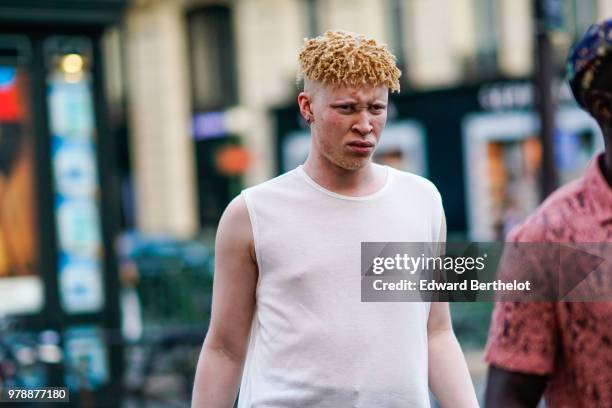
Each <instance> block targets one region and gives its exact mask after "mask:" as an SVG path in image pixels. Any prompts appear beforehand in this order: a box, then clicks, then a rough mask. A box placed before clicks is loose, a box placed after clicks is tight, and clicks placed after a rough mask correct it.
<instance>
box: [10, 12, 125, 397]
mask: <svg viewBox="0 0 612 408" xmlns="http://www.w3.org/2000/svg"><path fill="white" fill-rule="evenodd" d="M124 7H125V1H123V0H94V1H88V2H81V1H27V2H26V1H13V0H5V1H2V2H1V3H0V163H1V167H2V169H1V173H0V226H1V228H0V299H2V301H1V302H0V317H1V318H2V319H5V318H6V316H8V318H9V319H10V321H11V322H14V324H15V325H16V326H15V327H13V328H12V330H10V331H9V332H8V333H4V332H3V334H2V336H1V337H2V339H3V341H2V352H3V356H4V357H3V362H6V361H7V360H6V359H7V355H10V353H9V354H6V353H7V350H9V351H10V350H13V351H14V350H21V351H22V353H21V354H22V355H23V351H26V350H30V351H31V353H30V354H29V355H30V357H31V358H29V359H26V360H28V361H27V363H28V364H27V367H25V365H24V366H21V364H17V366H19V368H21V370H16V371H15V373H16V374H15V376H14V378H10V379H7V378H4V381H5V384H4V385H5V386H7V385H13V386H20V385H21V386H28V387H36V386H68V387H69V389H70V391H71V398H70V400H71V402H72V403H73V404H79V403H80V404H85V405H83V406H86V405H88V404H89V405H91V404H94V401H97V402H95V404H96V405H99V406H100V405H105V404H107V405H109V406H116V405H117V400H116V398H117V397H118V395H119V394H118V393H116V392H114V391H113V390H116V389H118V387H119V383H118V382H117V381H114V379H117V378H120V373H121V372H122V370H123V367H122V358H121V353H122V351H121V346H120V342H119V341H114V340H113V333H116V332H117V330H118V328H119V327H120V325H119V308H118V296H117V295H116V293H117V288H118V277H117V271H116V263H115V254H114V251H113V239H114V237H115V235H116V234H117V232H118V227H119V221H118V218H119V216H118V207H117V202H118V200H119V192H118V190H117V185H116V182H115V171H116V162H115V160H114V144H113V143H114V142H113V137H112V136H111V133H110V130H109V129H110V126H109V120H108V118H107V105H106V99H105V93H104V92H103V89H104V86H103V68H102V67H103V65H104V58H103V53H102V51H101V38H102V36H103V32H104V30H105V28H107V27H108V26H110V25H112V24H116V23H117V22H118V21H119V19H120V17H121V15H122V12H123V8H124ZM26 346H27V347H26ZM19 355H20V354H19V353H17V354H16V356H17V357H19ZM16 363H20V360H19V358H17V360H16ZM23 364H25V363H23ZM3 368H6V367H3ZM6 372H7V371H6V370H3V373H4V374H6ZM102 396H104V398H102ZM101 401H104V403H102V402H101Z"/></svg>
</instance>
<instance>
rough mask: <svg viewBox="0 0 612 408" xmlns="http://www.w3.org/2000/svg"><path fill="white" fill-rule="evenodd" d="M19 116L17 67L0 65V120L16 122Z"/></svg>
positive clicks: (20, 114)
mask: <svg viewBox="0 0 612 408" xmlns="http://www.w3.org/2000/svg"><path fill="white" fill-rule="evenodd" d="M21 116H22V113H21V106H20V103H19V97H18V94H17V69H16V68H15V67H11V66H0V121H3V122H18V121H19V120H20V119H21Z"/></svg>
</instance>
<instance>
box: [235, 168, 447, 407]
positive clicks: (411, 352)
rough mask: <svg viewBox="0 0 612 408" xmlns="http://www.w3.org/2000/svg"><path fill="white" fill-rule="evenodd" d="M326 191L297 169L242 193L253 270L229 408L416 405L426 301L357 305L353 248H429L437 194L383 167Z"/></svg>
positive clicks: (422, 386)
mask: <svg viewBox="0 0 612 408" xmlns="http://www.w3.org/2000/svg"><path fill="white" fill-rule="evenodd" d="M386 169H387V177H386V182H385V185H384V187H383V188H381V189H380V190H379V191H377V192H376V193H374V194H372V195H369V196H363V197H349V196H343V195H340V194H336V193H334V192H331V191H329V190H326V189H325V188H323V187H321V186H320V185H318V184H317V183H316V182H315V181H314V180H312V179H311V178H310V177H309V176H308V175H307V174H306V172H305V171H304V169H303V168H302V167H301V166H300V167H298V168H296V169H295V170H292V171H290V172H288V173H286V174H283V175H281V176H279V177H277V178H275V179H272V180H270V181H267V182H265V183H263V184H260V185H257V186H255V187H251V188H248V189H246V190H244V191H243V192H242V195H243V197H244V199H245V201H246V205H247V208H248V212H249V216H250V220H251V225H252V229H253V239H254V246H255V253H256V257H257V263H258V268H259V279H258V282H257V289H256V299H257V302H256V308H255V314H254V318H253V324H252V328H251V334H250V339H249V345H248V351H247V356H246V361H245V366H244V370H243V375H242V382H241V387H240V396H239V401H238V406H239V407H241V408H247V407H249V408H251V407H257V408H260V407H261V408H263V407H275V408H276V407H330V408H331V407H333V408H339V407H377V408H385V407H389V408H390V407H401V408H407V407H428V406H429V391H428V380H427V374H428V367H427V359H428V354H427V319H428V316H429V306H430V304H429V303H407V302H403V303H402V302H397V303H382V302H381V303H366V302H361V257H360V250H361V242H362V241H372V242H376V241H378V242H383V241H384V242H391V241H397V242H408V241H413V242H436V241H439V240H441V239H444V237H443V236H441V234H442V232H441V226H442V225H443V216H444V214H443V209H442V203H441V198H440V194H439V193H438V191H437V190H436V188H435V187H434V186H433V184H432V183H431V182H429V181H427V180H426V179H424V178H421V177H418V176H415V175H413V174H409V173H405V172H401V171H398V170H395V169H392V168H390V167H387V168H386Z"/></svg>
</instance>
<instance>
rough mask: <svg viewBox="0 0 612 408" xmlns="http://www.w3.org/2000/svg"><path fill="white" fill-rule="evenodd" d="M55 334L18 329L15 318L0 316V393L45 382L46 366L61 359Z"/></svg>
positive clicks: (49, 331) (56, 334)
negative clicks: (5, 389)
mask: <svg viewBox="0 0 612 408" xmlns="http://www.w3.org/2000/svg"><path fill="white" fill-rule="evenodd" d="M59 343H60V341H59V334H58V333H57V332H55V331H52V330H45V331H42V332H40V333H35V332H28V331H20V330H19V324H18V321H17V320H16V319H15V318H7V317H2V316H0V392H2V391H3V390H4V388H9V387H11V388H12V387H15V388H36V387H42V386H45V385H47V384H46V383H47V378H48V370H49V367H50V365H54V364H59V363H61V361H62V351H61V348H60V346H59Z"/></svg>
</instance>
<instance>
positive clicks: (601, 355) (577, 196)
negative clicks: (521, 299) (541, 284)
mask: <svg viewBox="0 0 612 408" xmlns="http://www.w3.org/2000/svg"><path fill="white" fill-rule="evenodd" d="M600 159H603V158H602V155H600V156H599V157H598V158H597V159H594V160H592V161H591V163H590V164H589V166H588V168H587V170H586V173H585V174H584V176H583V177H582V178H581V179H579V180H576V181H574V182H572V183H569V184H567V185H565V186H563V187H562V188H560V189H559V190H557V191H556V192H554V193H553V194H552V195H551V196H550V197H549V198H548V199H546V200H545V201H544V203H543V204H542V205H541V206H540V207H539V208H538V209H537V210H536V212H535V213H534V214H533V215H532V216H531V217H529V218H528V219H527V220H526V221H525V222H524V223H522V224H521V225H519V226H518V227H517V228H515V229H514V230H513V231H511V233H510V234H509V236H508V241H510V242H588V243H597V242H612V188H611V187H610V186H609V185H608V184H607V182H606V180H605V179H604V177H603V175H602V173H601V170H600V167H599V164H598V163H599V160H600ZM605 279H606V281H604V284H605V285H611V284H612V277H611V276H606V278H605ZM608 293H610V292H609V291H608ZM485 359H486V361H487V362H488V363H490V364H492V365H494V366H497V367H499V368H503V369H506V370H509V371H516V372H522V373H528V374H539V375H548V376H549V382H548V386H547V388H546V391H545V399H546V403H547V406H549V407H552V408H558V407H563V408H565V407H568V408H570V407H571V408H578V407H589V408H591V407H607V408H610V407H612V302H581V303H578V302H575V303H569V302H565V303H552V302H549V303H518V302H514V303H512V302H500V303H497V304H496V306H495V310H494V312H493V317H492V321H491V328H490V331H489V340H488V344H487V347H486V350H485Z"/></svg>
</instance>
